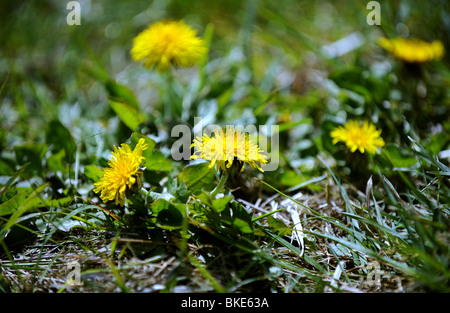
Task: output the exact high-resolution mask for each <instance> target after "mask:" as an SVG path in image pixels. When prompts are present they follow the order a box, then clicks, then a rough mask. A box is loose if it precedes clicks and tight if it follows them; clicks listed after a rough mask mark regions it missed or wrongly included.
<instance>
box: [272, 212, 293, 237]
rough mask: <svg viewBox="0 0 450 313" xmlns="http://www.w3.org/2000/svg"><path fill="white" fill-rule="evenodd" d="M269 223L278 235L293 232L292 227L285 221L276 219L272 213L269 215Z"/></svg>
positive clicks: (287, 234) (288, 234)
mask: <svg viewBox="0 0 450 313" xmlns="http://www.w3.org/2000/svg"><path fill="white" fill-rule="evenodd" d="M267 223H268V224H269V227H270V229H271V230H272V231H274V232H275V233H276V234H277V235H278V236H281V237H284V236H290V235H291V233H292V229H291V228H290V227H287V226H286V224H285V223H283V222H282V221H280V220H279V219H276V218H275V217H273V216H272V215H269V216H267Z"/></svg>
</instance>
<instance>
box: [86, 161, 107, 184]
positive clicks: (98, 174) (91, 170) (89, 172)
mask: <svg viewBox="0 0 450 313" xmlns="http://www.w3.org/2000/svg"><path fill="white" fill-rule="evenodd" d="M84 175H86V177H87V178H89V179H90V180H92V181H93V182H94V183H96V182H98V181H99V180H100V179H101V178H102V177H103V170H102V169H101V168H100V167H98V166H95V165H86V166H85V167H84Z"/></svg>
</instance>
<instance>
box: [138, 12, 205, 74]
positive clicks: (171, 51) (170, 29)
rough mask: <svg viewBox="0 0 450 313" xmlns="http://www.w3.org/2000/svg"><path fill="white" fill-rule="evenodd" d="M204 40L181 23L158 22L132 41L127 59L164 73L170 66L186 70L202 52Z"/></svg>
mask: <svg viewBox="0 0 450 313" xmlns="http://www.w3.org/2000/svg"><path fill="white" fill-rule="evenodd" d="M206 50H207V49H206V46H205V43H204V40H203V39H201V38H199V37H197V36H196V31H195V30H194V29H192V28H191V27H190V26H189V25H186V24H185V23H184V22H183V21H161V22H156V23H154V24H152V25H150V26H149V27H148V28H147V29H145V30H144V31H142V32H141V33H140V34H138V35H137V36H136V37H135V38H134V39H133V47H132V49H131V57H132V59H133V60H134V61H136V62H143V64H144V66H145V67H147V68H152V67H153V66H155V67H156V69H157V70H158V71H161V72H164V71H166V70H167V69H168V68H169V66H170V65H174V66H181V67H189V66H192V65H194V64H195V63H197V62H198V61H199V60H200V58H202V57H203V55H205V53H206Z"/></svg>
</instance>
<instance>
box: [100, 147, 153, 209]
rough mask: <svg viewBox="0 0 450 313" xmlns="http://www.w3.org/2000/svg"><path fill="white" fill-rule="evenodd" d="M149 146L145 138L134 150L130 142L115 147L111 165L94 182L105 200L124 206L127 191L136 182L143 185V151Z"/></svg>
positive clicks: (110, 161) (109, 163)
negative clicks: (97, 180)
mask: <svg viewBox="0 0 450 313" xmlns="http://www.w3.org/2000/svg"><path fill="white" fill-rule="evenodd" d="M147 148H148V145H147V144H145V140H144V139H142V138H141V139H140V140H139V142H138V143H137V144H136V147H135V148H134V150H133V151H132V150H131V149H130V146H129V145H128V144H122V145H121V147H120V148H117V147H114V151H113V152H112V157H111V158H110V160H109V162H108V165H109V167H108V168H106V169H105V170H104V171H103V177H102V178H101V180H100V181H99V182H97V183H95V184H94V186H95V189H94V192H96V193H101V194H100V198H101V199H102V200H103V202H107V201H113V200H114V201H115V202H116V204H120V206H124V204H125V191H126V190H127V188H132V187H133V186H134V185H135V184H137V186H138V187H140V186H141V185H142V183H141V177H142V172H141V171H140V168H139V167H140V166H141V163H142V162H143V161H144V160H145V158H144V157H143V156H142V152H143V151H144V150H145V149H147Z"/></svg>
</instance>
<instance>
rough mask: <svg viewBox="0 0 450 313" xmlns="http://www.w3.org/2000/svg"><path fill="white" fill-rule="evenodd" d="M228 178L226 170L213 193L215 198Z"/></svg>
mask: <svg viewBox="0 0 450 313" xmlns="http://www.w3.org/2000/svg"><path fill="white" fill-rule="evenodd" d="M227 179H228V173H227V172H226V171H224V172H223V173H222V177H220V180H219V183H218V184H217V186H216V188H215V189H214V190H213V191H212V193H211V197H212V198H213V199H214V198H215V197H216V195H217V194H218V193H219V191H220V190H222V188H223V186H224V185H225V183H226V181H227Z"/></svg>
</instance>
